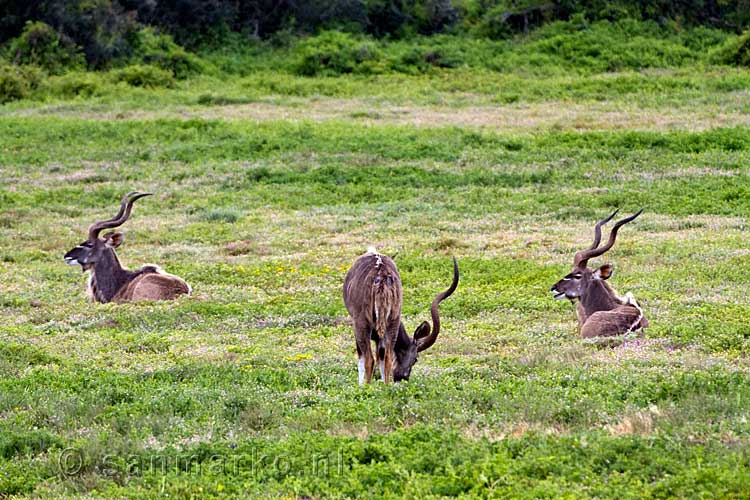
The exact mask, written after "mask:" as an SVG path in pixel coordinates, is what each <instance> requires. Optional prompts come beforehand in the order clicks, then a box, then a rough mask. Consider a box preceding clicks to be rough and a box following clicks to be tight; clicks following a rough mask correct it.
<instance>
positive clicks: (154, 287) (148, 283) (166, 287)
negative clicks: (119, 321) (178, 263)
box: [112, 272, 190, 302]
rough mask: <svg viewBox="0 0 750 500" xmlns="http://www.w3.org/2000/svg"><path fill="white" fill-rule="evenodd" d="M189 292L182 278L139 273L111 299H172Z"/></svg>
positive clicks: (118, 300) (170, 275)
mask: <svg viewBox="0 0 750 500" xmlns="http://www.w3.org/2000/svg"><path fill="white" fill-rule="evenodd" d="M189 293H190V287H189V286H188V284H187V283H186V282H185V281H184V280H183V279H182V278H179V277H177V276H174V275H172V274H166V273H162V272H157V273H148V274H140V275H139V276H137V277H136V278H135V279H133V280H132V281H131V282H129V283H128V284H127V285H125V286H124V287H122V288H121V289H120V291H119V292H117V294H116V295H115V296H114V298H113V299H112V301H113V302H131V301H133V302H134V301H138V300H173V299H176V298H177V297H179V296H180V295H187V294H189Z"/></svg>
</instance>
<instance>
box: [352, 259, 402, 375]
mask: <svg viewBox="0 0 750 500" xmlns="http://www.w3.org/2000/svg"><path fill="white" fill-rule="evenodd" d="M401 300H402V287H401V277H400V276H399V274H398V269H397V268H396V264H395V263H394V262H393V260H391V258H390V257H388V256H386V255H380V254H374V253H367V254H365V255H363V256H361V257H360V258H359V259H357V261H356V262H355V263H354V265H353V266H352V268H351V269H350V270H349V272H348V273H347V274H346V278H345V279H344V304H345V305H346V309H347V310H348V311H349V314H350V315H351V317H352V318H353V319H354V336H355V338H356V341H357V354H358V355H359V357H360V358H364V362H365V381H366V382H367V383H369V382H370V381H371V380H372V372H373V369H374V359H373V354H372V350H371V349H372V347H371V342H372V340H375V341H376V343H377V351H376V356H377V358H378V361H381V362H382V363H383V377H384V381H385V382H386V383H388V382H389V381H390V376H391V372H392V371H393V359H394V357H395V353H394V348H395V345H396V337H397V336H398V330H399V325H400V324H401ZM373 334H374V335H375V336H376V337H377V338H376V339H373Z"/></svg>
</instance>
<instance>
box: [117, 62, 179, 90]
mask: <svg viewBox="0 0 750 500" xmlns="http://www.w3.org/2000/svg"><path fill="white" fill-rule="evenodd" d="M111 75H112V80H113V81H115V82H124V83H127V84H128V85H130V86H131V87H147V88H157V87H174V84H175V81H174V76H173V75H172V73H171V72H170V71H167V70H165V69H162V68H158V67H156V66H149V65H143V64H133V65H131V66H126V67H124V68H121V69H118V70H114V71H112V72H111Z"/></svg>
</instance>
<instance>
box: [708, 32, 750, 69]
mask: <svg viewBox="0 0 750 500" xmlns="http://www.w3.org/2000/svg"><path fill="white" fill-rule="evenodd" d="M711 60H712V61H713V62H715V63H718V64H728V65H731V66H750V31H745V32H744V33H743V34H742V35H740V36H737V37H733V38H731V39H729V40H727V41H726V42H725V43H724V44H723V45H722V46H720V47H719V48H717V49H716V50H715V51H714V52H713V53H712V54H711Z"/></svg>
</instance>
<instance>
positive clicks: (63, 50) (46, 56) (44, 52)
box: [8, 21, 85, 74]
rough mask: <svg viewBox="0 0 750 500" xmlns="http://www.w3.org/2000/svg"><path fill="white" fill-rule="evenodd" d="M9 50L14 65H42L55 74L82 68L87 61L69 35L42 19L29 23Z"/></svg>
mask: <svg viewBox="0 0 750 500" xmlns="http://www.w3.org/2000/svg"><path fill="white" fill-rule="evenodd" d="M8 53H9V56H10V59H11V61H12V62H13V63H14V64H32V65H36V66H40V67H42V68H44V69H46V70H47V71H48V72H50V73H53V74H56V73H61V72H63V71H64V70H65V69H67V68H81V67H83V65H84V63H85V61H84V59H83V54H81V52H80V51H79V49H78V47H76V46H75V44H74V43H73V42H72V41H71V40H70V39H69V38H67V37H65V36H61V35H60V34H59V33H57V32H56V31H55V30H54V28H52V27H51V26H50V25H48V24H45V23H43V22H38V21H37V22H28V23H26V26H25V27H24V30H23V32H22V33H21V35H20V36H19V37H18V38H16V39H14V40H13V41H12V43H11V44H10V48H9V51H8Z"/></svg>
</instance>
